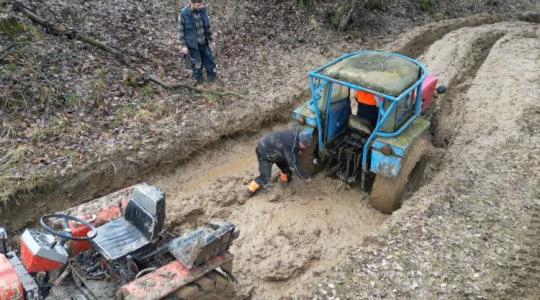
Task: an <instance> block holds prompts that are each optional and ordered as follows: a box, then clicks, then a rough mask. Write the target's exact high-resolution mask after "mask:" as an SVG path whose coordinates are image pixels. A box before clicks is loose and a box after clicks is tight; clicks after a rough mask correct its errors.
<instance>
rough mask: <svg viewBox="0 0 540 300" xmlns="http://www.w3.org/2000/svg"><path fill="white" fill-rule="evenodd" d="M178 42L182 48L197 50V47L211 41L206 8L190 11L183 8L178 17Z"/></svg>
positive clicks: (211, 36)
mask: <svg viewBox="0 0 540 300" xmlns="http://www.w3.org/2000/svg"><path fill="white" fill-rule="evenodd" d="M178 41H179V42H180V44H181V46H182V47H187V48H191V49H198V48H199V45H207V44H208V43H210V42H212V41H213V34H212V28H211V27H210V19H209V18H208V14H207V13H206V8H202V9H201V10H200V11H198V12H195V11H192V10H191V8H189V7H184V8H183V9H182V10H181V11H180V14H179V15H178Z"/></svg>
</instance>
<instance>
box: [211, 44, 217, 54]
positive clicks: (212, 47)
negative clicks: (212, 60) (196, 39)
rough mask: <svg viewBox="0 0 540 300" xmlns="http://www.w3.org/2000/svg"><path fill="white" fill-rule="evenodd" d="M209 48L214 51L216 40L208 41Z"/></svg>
mask: <svg viewBox="0 0 540 300" xmlns="http://www.w3.org/2000/svg"><path fill="white" fill-rule="evenodd" d="M210 50H211V51H212V52H214V51H215V50H216V42H210Z"/></svg>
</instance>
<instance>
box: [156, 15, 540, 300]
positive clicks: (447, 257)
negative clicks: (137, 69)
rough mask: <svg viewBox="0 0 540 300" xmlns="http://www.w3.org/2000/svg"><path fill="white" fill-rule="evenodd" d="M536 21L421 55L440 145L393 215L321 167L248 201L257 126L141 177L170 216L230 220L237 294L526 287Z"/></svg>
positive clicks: (532, 286) (479, 29)
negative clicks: (236, 233)
mask: <svg viewBox="0 0 540 300" xmlns="http://www.w3.org/2000/svg"><path fill="white" fill-rule="evenodd" d="M539 29H540V28H539V26H538V24H534V23H525V22H500V23H495V24H492V25H481V24H478V25H477V26H473V27H465V28H460V29H456V30H450V32H449V33H448V34H446V35H443V36H440V37H439V39H436V40H435V42H434V43H433V44H432V45H427V46H428V47H427V49H426V51H425V53H423V54H422V55H421V56H420V60H421V61H423V62H424V63H425V64H426V65H427V67H428V68H429V69H430V70H431V71H432V72H434V73H435V74H438V75H439V76H440V79H441V82H442V83H443V84H445V85H447V86H448V87H449V93H448V94H447V95H445V96H444V97H441V98H439V99H438V103H437V104H436V107H435V109H434V111H432V112H431V113H430V115H431V117H432V121H433V123H434V125H433V128H432V132H433V136H434V138H433V143H434V145H435V146H436V148H435V150H434V151H433V152H432V153H431V155H430V157H429V159H428V160H427V161H425V162H424V163H425V164H426V165H425V166H424V173H423V174H416V175H415V176H417V177H416V178H414V181H415V182H416V184H417V185H418V188H419V190H418V191H416V192H414V194H412V195H408V197H409V198H408V200H407V201H406V204H405V206H404V208H402V210H400V211H399V212H397V213H395V214H394V215H392V216H391V217H388V216H384V215H382V214H380V213H379V212H377V211H375V210H374V209H372V208H371V207H369V205H368V204H367V202H366V199H367V198H366V197H367V195H366V194H364V193H362V192H361V191H359V190H357V189H354V188H351V187H349V186H346V185H344V184H343V183H341V182H339V181H336V180H333V179H330V178H317V179H316V181H315V182H313V183H312V184H308V185H303V184H301V183H298V182H296V183H294V184H292V185H291V186H287V187H283V186H279V185H277V186H275V187H274V188H273V189H272V190H271V191H269V192H267V193H266V194H263V195H260V196H256V197H255V198H253V199H249V200H247V199H246V198H245V197H244V196H243V193H242V192H243V186H244V185H245V184H246V183H247V181H248V180H249V179H250V178H253V176H255V175H256V174H255V171H256V160H255V155H254V153H253V149H254V145H255V143H256V140H257V136H255V137H253V138H250V139H248V138H243V139H234V140H231V141H227V142H225V143H224V144H222V145H220V146H219V147H217V148H214V149H212V150H211V151H208V152H207V153H203V154H201V155H200V156H199V157H197V158H196V159H194V160H193V161H191V162H190V163H189V164H187V165H185V166H182V167H181V168H179V169H178V170H177V171H176V172H175V173H173V174H168V175H160V176H158V177H156V178H153V179H150V181H151V182H152V183H153V184H156V185H158V186H160V187H163V188H164V189H165V190H166V191H167V193H168V194H169V195H171V197H169V203H171V200H172V203H173V204H169V205H170V206H169V207H170V208H171V212H172V213H171V214H170V216H171V217H172V218H171V219H172V220H173V221H171V223H170V226H172V227H173V228H177V229H184V228H191V227H192V226H195V225H197V224H201V223H203V222H206V221H208V220H211V219H213V218H225V219H228V220H231V221H233V222H235V223H236V224H237V225H238V227H239V228H240V230H241V237H240V239H239V240H238V241H237V242H236V243H235V246H234V247H233V253H235V254H236V255H237V260H236V264H235V268H236V273H237V275H238V280H239V286H238V293H239V296H240V297H242V298H244V297H252V298H254V299H276V298H290V297H293V298H298V297H300V298H302V297H309V295H312V293H313V292H314V291H315V293H316V294H317V295H318V297H321V298H332V299H338V298H339V299H351V298H404V297H405V298H433V297H442V298H447V297H458V298H461V297H465V298H467V297H471V298H508V297H510V298H514V297H519V298H530V299H535V298H536V297H538V295H539V294H538V282H539V281H538V280H539V279H540V277H539V276H540V264H539V261H538V257H539V256H538V255H539V253H538V247H537V246H538V242H539V240H538V237H539V229H540V228H539V225H540V223H539V222H540V218H539V210H540V199H539V196H540V194H539V192H540V190H539V189H538V187H539V182H538V178H539V174H540V173H539V172H540V168H539V167H540V164H539V158H540V157H539V155H540V151H539V150H540V149H539V148H538V145H539V143H538V142H539V140H538V138H539V137H538V130H539V129H540V127H539V126H540V123H539V122H538V117H539V113H540V110H539V108H540V107H539V106H538V103H536V102H537V101H536V100H535V99H538V97H537V96H535V95H536V93H537V92H538V90H539V89H540V81H539V79H540V78H539V77H538V72H535V70H536V69H537V68H538V67H540V66H539V65H538V63H539V54H538V53H540V52H539V50H540V43H539V41H540V39H539V33H540V31H539ZM508 104H510V105H511V106H512V107H513V109H509V106H508ZM268 130H273V128H269V129H268ZM366 237H368V238H366ZM359 245H362V246H363V247H361V248H358V246H359ZM322 278H325V279H322ZM321 281H322V282H323V283H320V284H319V285H317V284H315V283H316V282H321Z"/></svg>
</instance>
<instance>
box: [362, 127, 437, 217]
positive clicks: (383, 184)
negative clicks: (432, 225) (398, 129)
mask: <svg viewBox="0 0 540 300" xmlns="http://www.w3.org/2000/svg"><path fill="white" fill-rule="evenodd" d="M430 148H431V139H430V137H429V135H428V134H424V135H422V136H419V137H418V138H417V139H416V141H414V143H413V144H412V145H411V147H410V148H409V151H408V152H407V155H406V156H405V158H404V159H403V163H402V166H401V170H400V173H399V175H398V176H397V177H396V178H394V179H390V178H386V177H382V176H376V177H375V181H374V182H373V187H372V189H371V195H370V197H369V203H370V204H371V206H373V207H374V208H375V209H377V210H379V211H380V212H382V213H385V214H391V213H393V212H394V211H395V210H397V209H399V208H400V206H401V200H402V199H403V193H404V191H405V187H406V186H407V183H408V182H409V176H410V175H411V172H412V171H413V170H414V168H415V166H416V164H417V163H418V162H419V161H420V160H421V159H422V157H424V156H425V155H426V154H427V152H428V150H429V149H430Z"/></svg>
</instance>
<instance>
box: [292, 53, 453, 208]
mask: <svg viewBox="0 0 540 300" xmlns="http://www.w3.org/2000/svg"><path fill="white" fill-rule="evenodd" d="M308 80H309V88H310V90H311V99H310V100H309V101H307V103H305V104H303V105H302V106H300V107H298V108H296V109H295V110H294V112H293V118H294V119H295V120H296V122H298V123H300V124H301V125H302V126H304V127H305V128H304V130H307V131H310V132H312V133H313V138H314V139H316V141H317V143H316V148H315V149H314V162H315V163H316V164H317V165H318V166H319V168H318V169H322V170H324V171H326V172H327V174H330V175H332V176H337V177H339V178H340V179H342V180H344V181H346V182H348V183H358V184H359V185H361V186H362V187H363V188H364V190H365V191H366V192H371V196H370V203H371V204H372V205H373V206H374V207H375V208H377V209H378V210H380V211H382V212H384V213H392V212H393V211H394V210H396V209H397V208H399V206H400V205H401V203H400V202H401V198H402V194H403V191H404V188H405V186H406V183H407V181H408V178H409V175H410V174H411V172H412V171H413V169H414V168H415V165H416V164H417V162H418V161H419V160H420V159H421V158H422V156H424V155H425V153H426V150H427V149H428V148H429V145H430V139H429V127H430V122H429V120H428V119H427V118H426V117H425V116H423V112H425V111H426V110H427V109H428V108H429V106H430V105H431V103H432V99H433V96H434V92H435V91H437V92H438V93H444V90H445V89H444V87H442V86H441V87H438V88H437V87H436V86H437V82H438V80H437V78H436V77H435V76H433V75H430V74H428V72H427V70H426V68H425V67H424V66H423V65H422V64H421V63H419V62H418V61H416V60H414V59H411V58H408V57H405V56H403V55H399V54H395V53H387V52H374V51H365V52H357V53H351V54H347V55H344V56H342V57H340V58H339V59H337V60H335V61H332V62H330V63H328V64H326V65H323V66H321V67H319V68H317V69H315V70H314V71H311V72H310V73H309V74H308ZM353 106H357V111H356V112H353Z"/></svg>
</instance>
